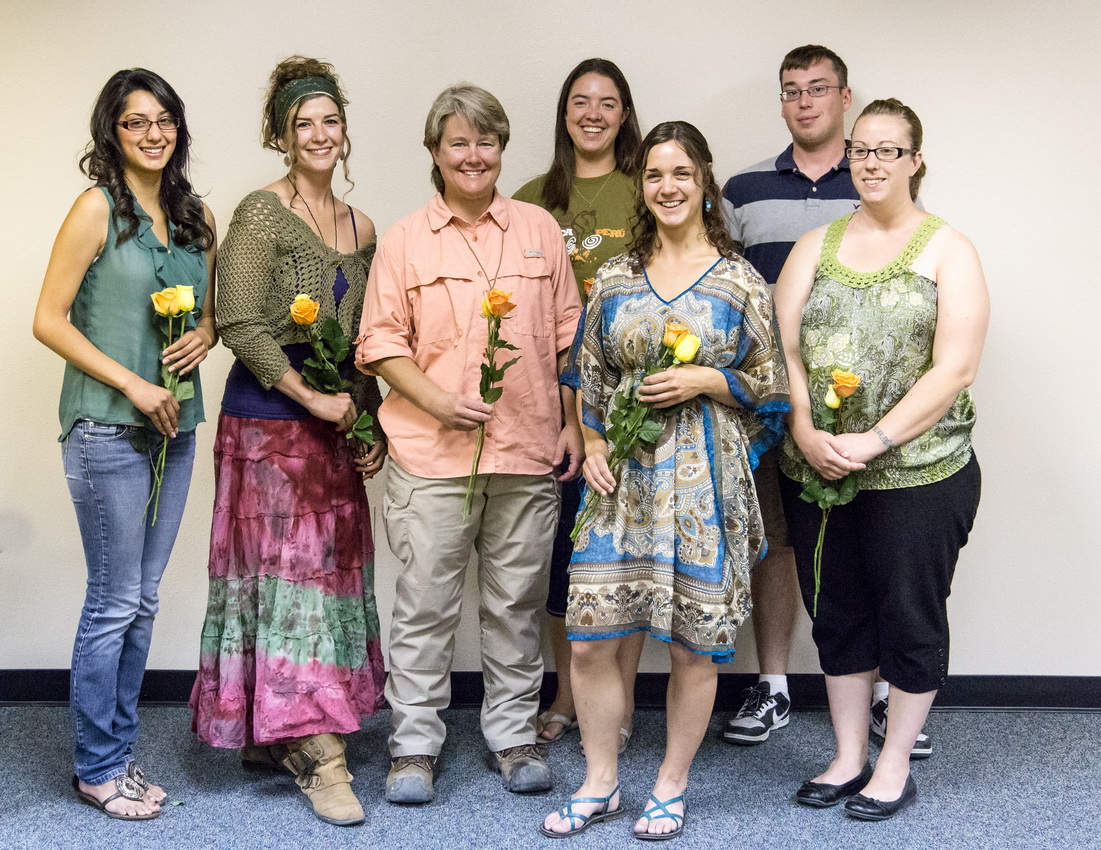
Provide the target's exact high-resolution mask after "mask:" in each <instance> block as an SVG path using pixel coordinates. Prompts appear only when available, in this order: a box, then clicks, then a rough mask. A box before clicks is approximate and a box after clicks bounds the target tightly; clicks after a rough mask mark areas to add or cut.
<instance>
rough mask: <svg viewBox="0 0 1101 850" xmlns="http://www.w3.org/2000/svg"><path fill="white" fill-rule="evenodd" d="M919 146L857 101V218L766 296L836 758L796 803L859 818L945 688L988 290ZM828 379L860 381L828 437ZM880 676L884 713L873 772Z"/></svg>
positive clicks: (887, 807) (973, 480)
mask: <svg viewBox="0 0 1101 850" xmlns="http://www.w3.org/2000/svg"><path fill="white" fill-rule="evenodd" d="M921 136H922V131H921V122H920V121H919V120H918V118H917V116H916V115H915V114H914V112H913V110H911V109H910V108H909V107H906V106H904V105H903V104H902V103H900V102H899V101H897V100H894V99H891V100H878V101H874V102H873V103H871V104H869V105H868V107H867V108H866V109H865V110H864V111H863V112H862V113H861V114H860V117H859V118H858V119H857V121H856V124H855V125H854V127H853V132H852V141H851V142H850V146H849V148H848V150H847V155H848V157H849V160H850V163H851V169H852V178H853V182H854V183H855V184H856V189H857V192H858V193H859V195H860V201H861V206H860V209H859V210H858V211H857V212H855V213H852V214H851V215H849V216H845V217H844V218H841V219H838V220H837V221H834V222H833V223H831V224H830V225H828V226H826V227H822V228H819V229H817V230H813V231H811V232H810V233H808V234H807V235H806V236H804V237H803V238H802V239H800V240H799V242H798V243H797V244H796V246H795V248H794V249H793V250H792V253H791V256H790V257H789V259H788V261H787V264H786V265H785V266H784V270H783V272H782V274H781V275H780V279H779V281H778V284H777V288H776V312H777V316H778V319H779V323H780V331H781V336H782V337H783V340H784V347H785V353H786V355H787V361H788V370H789V378H790V381H791V408H792V410H791V415H790V422H789V424H790V430H789V434H788V437H787V439H786V441H785V444H784V447H783V455H782V458H781V464H780V465H781V469H782V470H783V472H784V476H783V480H782V482H781V487H782V492H783V496H784V508H785V511H786V513H787V516H788V522H789V524H790V526H791V534H792V541H793V544H794V546H795V554H796V562H797V565H798V570H799V580H800V586H801V588H802V593H803V599H804V603H805V604H806V606H807V610H808V612H812V617H813V619H814V628H813V636H814V641H815V644H816V645H817V647H818V653H819V660H820V663H821V665H822V670H823V671H824V672H825V674H826V688H827V692H828V694H829V702H830V714H831V716H832V719H833V725H834V730H835V734H836V737H837V751H836V755H835V756H834V759H833V761H832V762H831V763H830V765H829V766H828V767H827V768H826V770H824V771H823V772H822V773H820V774H819V775H818V776H816V777H815V778H814V779H813V780H810V781H808V782H805V783H804V784H803V786H802V787H801V788H800V789H799V791H798V793H797V795H796V799H797V800H798V801H799V802H800V803H803V804H805V805H809V806H817V807H827V806H833V805H835V804H837V803H839V802H841V800H842V799H844V798H846V797H848V798H850V799H848V801H847V802H846V804H845V810H846V812H847V813H848V814H849V815H850V816H852V817H856V818H861V819H864V820H883V819H885V818H888V817H891V816H892V815H893V814H895V812H897V811H898V810H899V809H901V808H902V807H903V806H905V805H907V804H908V803H910V802H912V801H913V800H914V798H915V797H916V796H917V789H916V787H915V786H914V782H913V779H912V778H911V777H910V771H909V759H910V752H911V749H912V748H913V746H914V741H915V739H916V738H917V735H918V733H919V732H920V731H921V729H922V726H923V724H924V723H925V719H926V716H927V715H928V712H929V708H930V706H931V705H932V703H933V698H934V697H935V696H936V693H937V689H938V688H939V687H941V686H943V685H944V684H945V683H946V681H947V678H946V677H947V670H948V617H947V608H946V603H947V598H948V593H949V590H950V587H951V581H952V574H953V572H954V570H955V564H956V559H957V556H958V554H959V550H960V548H962V547H963V545H964V544H965V543H966V542H967V536H968V533H969V532H970V530H971V526H972V523H973V521H974V517H975V513H976V510H977V508H978V502H979V490H980V475H979V468H978V463H977V462H976V460H975V458H974V455H973V454H972V451H971V429H972V426H973V424H974V421H975V411H974V407H973V405H972V403H971V397H970V394H969V393H968V390H967V387H968V386H969V385H970V384H971V382H972V380H974V377H975V374H976V372H977V370H978V367H979V358H980V355H981V353H982V347H983V341H984V339H985V336H986V326H987V319H988V313H989V303H988V297H987V291H986V282H985V280H984V278H983V273H982V268H981V266H980V264H979V258H978V255H977V254H976V252H975V249H974V247H973V246H972V245H971V243H970V242H969V241H968V240H967V239H966V238H965V237H964V236H963V235H962V234H960V233H958V232H957V231H955V230H953V229H952V228H951V227H949V226H948V225H946V224H945V223H944V222H943V221H942V220H941V219H939V218H938V217H937V216H934V215H930V214H928V213H926V212H924V211H923V210H921V209H919V208H918V207H917V206H916V205H915V203H914V199H915V198H916V197H917V190H918V185H919V184H920V182H921V178H922V176H923V174H924V172H925V164H924V163H923V162H922V154H921V142H922V138H921ZM835 369H840V370H844V371H848V372H852V373H854V374H855V375H856V376H857V378H859V386H857V388H856V390H855V392H852V394H851V395H850V396H848V397H846V398H844V399H843V402H842V407H841V408H840V409H839V412H838V414H837V420H838V423H839V425H838V424H835V425H833V426H830V425H828V424H827V423H828V422H829V421H830V419H829V412H830V409H831V408H835V409H836V404H837V397H836V396H834V395H831V398H830V401H829V402H826V401H825V397H826V396H827V391H829V390H830V388H831V387H832V385H833V380H832V378H831V373H832V372H833V370H835ZM850 389H851V387H846V388H844V390H843V394H844V393H846V392H849V391H850ZM823 414H826V417H825V418H824V417H823ZM847 476H851V478H850V481H851V482H852V483H855V484H856V488H857V491H856V495H855V497H854V498H852V500H851V501H850V502H848V503H846V504H843V505H834V506H833V507H831V508H830V509H829V512H828V515H827V516H828V523H827V524H825V525H824V526H823V510H822V509H820V508H819V506H818V504H816V503H814V502H811V503H807V502H805V501H803V500H802V499H800V498H799V496H800V492H801V490H802V489H803V487H804V486H807V485H810V487H811V488H812V489H813V488H815V487H819V486H822V487H825V486H830V487H833V488H834V489H835V490H844V491H850V490H851V489H852V488H851V484H850V485H849V486H848V487H845V488H841V487H840V482H841V480H842V479H845V478H846V477H847ZM823 527H824V529H825V530H824V534H823V535H821V536H820V534H819V532H820V529H822V528H823ZM816 547H820V553H819V557H820V560H819V565H820V572H819V577H818V581H817V582H816V579H815V569H814V562H815V549H816ZM815 603H817V605H816V607H817V612H816V613H813V612H814V611H815ZM877 669H878V671H879V674H880V675H881V676H882V678H883V679H885V680H886V681H887V682H888V683H889V684H890V697H889V705H890V716H889V718H888V722H887V734H886V737H885V740H884V744H883V750H882V752H881V753H880V756H879V759H878V761H877V762H876V765H875V770H874V771H873V770H872V769H871V766H870V765H869V764H868V762H867V751H868V720H869V706H870V703H871V697H872V682H873V679H874V677H875V674H876V671H877Z"/></svg>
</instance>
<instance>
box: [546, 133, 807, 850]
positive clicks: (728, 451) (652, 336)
mask: <svg viewBox="0 0 1101 850" xmlns="http://www.w3.org/2000/svg"><path fill="white" fill-rule="evenodd" d="M639 163H640V164H641V166H642V167H641V168H640V169H639V174H640V177H639V179H640V181H641V192H640V201H639V206H638V218H639V226H638V229H637V230H636V234H635V240H634V243H633V245H632V248H631V250H630V252H629V253H628V254H625V255H622V256H620V257H616V258H614V259H612V260H610V261H608V262H607V263H606V264H605V265H604V266H603V267H602V268H601V269H600V271H599V272H598V273H597V276H596V280H595V282H594V284H593V288H592V291H591V293H590V296H589V302H588V305H587V307H586V311H585V315H584V318H583V319H582V323H581V327H580V329H579V331H578V339H577V341H576V342H575V344H574V365H573V367H572V371H571V374H570V375H569V376H568V379H570V380H571V382H572V383H574V384H575V385H576V386H577V387H578V389H579V392H580V398H581V408H582V417H583V425H584V427H583V431H584V434H585V450H586V460H585V479H586V481H587V482H588V485H589V490H590V493H589V497H590V498H599V499H600V506H599V509H598V510H597V512H596V515H595V516H594V518H593V519H592V521H590V522H588V523H586V524H584V526H583V527H582V528H581V529H580V534H579V535H578V537H577V540H576V548H575V551H574V556H573V560H572V562H571V566H570V593H569V602H568V609H567V614H566V627H567V630H568V632H569V636H570V639H571V640H572V641H573V642H574V644H573V666H572V671H573V682H574V693H575V697H576V699H577V709H578V719H579V721H580V723H581V731H582V735H583V737H584V740H585V757H586V766H587V771H586V777H585V782H584V784H583V785H582V786H581V788H580V789H579V791H578V792H577V794H576V795H575V796H574V797H573V798H572V799H571V800H570V801H569V802H568V803H567V804H566V806H564V807H563V808H562V809H560V810H559V811H558V812H556V813H553V814H551V815H549V816H548V817H547V818H546V820H545V821H544V823H543V825H542V827H541V831H542V832H543V833H544V834H545V835H549V836H552V837H560V836H563V835H570V834H575V833H577V832H580V831H582V830H584V829H586V828H587V827H588V826H590V825H592V824H593V823H596V822H598V821H602V820H610V819H612V818H615V817H619V816H621V815H622V814H624V811H625V810H624V809H623V808H622V807H621V805H620V799H619V798H620V793H619V780H618V772H617V770H618V765H617V753H616V751H617V748H618V745H619V734H618V727H619V722H620V720H621V718H622V712H623V704H624V698H625V695H624V693H623V684H622V679H621V677H619V676H618V675H616V665H615V655H616V649H617V645H618V644H619V643H620V642H622V641H623V640H625V639H626V637H627V636H628V635H630V634H633V633H634V632H638V631H648V632H649V633H650V634H651V635H652V636H654V637H656V638H659V639H661V640H663V641H665V642H666V643H667V644H668V646H669V654H670V660H671V668H672V672H671V674H670V678H669V691H668V696H667V710H668V736H667V741H666V750H665V758H664V760H663V762H662V765H661V768H660V769H659V771H658V776H657V780H656V782H655V784H654V786H653V791H652V793H651V794H650V800H649V803H648V804H647V806H646V808H645V810H644V811H643V813H642V816H641V817H640V818H639V820H638V821H637V822H636V824H635V827H634V831H635V834H636V835H637V836H639V837H651V838H654V839H659V838H671V837H673V836H674V835H677V834H679V833H680V832H681V831H682V829H683V825H684V814H685V803H684V790H685V787H686V785H687V783H688V772H689V768H690V767H691V764H692V760H693V758H694V757H695V753H696V750H697V749H698V747H699V744H700V741H701V740H702V739H703V735H704V733H705V731H706V729H707V724H708V721H709V719H710V716H711V711H712V707H713V703H714V695H715V686H716V681H717V670H718V668H717V665H716V663H715V662H724V661H729V660H731V659H732V658H733V657H734V635H735V631H736V629H737V627H738V626H739V625H740V624H741V623H742V621H743V620H744V619H745V618H746V616H747V615H748V614H749V607H750V602H749V570H750V567H751V566H753V564H754V563H756V561H757V560H759V559H760V557H761V556H762V555H763V554H764V548H765V542H764V534H763V528H762V525H761V515H760V509H759V506H758V503H757V494H756V490H755V489H754V486H753V477H752V468H753V466H754V464H755V462H756V458H757V457H758V456H759V455H760V454H761V453H762V452H763V451H765V449H766V448H768V447H769V446H771V445H774V444H775V443H776V442H777V441H778V440H779V437H780V434H781V432H782V418H783V415H784V414H785V413H786V412H787V410H788V404H787V379H786V375H785V371H784V366H783V360H782V358H781V356H780V353H779V351H778V350H777V346H778V341H777V340H776V338H775V336H774V332H773V321H772V301H771V298H770V296H769V292H768V289H767V287H766V285H765V283H764V282H763V281H762V279H761V278H760V276H759V275H758V274H757V273H756V272H755V271H754V270H753V268H752V267H751V266H750V265H749V264H748V263H746V262H745V260H744V259H742V258H741V257H739V256H738V255H737V253H736V252H735V249H734V245H733V243H732V242H731V240H730V238H729V236H728V235H727V233H726V230H725V228H724V226H723V221H722V215H721V208H720V195H719V187H718V186H717V185H716V183H715V180H714V176H713V174H712V169H711V152H710V150H709V149H708V146H707V142H706V141H705V140H704V138H703V136H702V135H700V132H699V131H698V130H697V129H696V128H695V127H693V126H692V125H691V124H687V123H684V122H680V121H676V122H668V123H665V124H660V125H658V126H657V127H655V128H654V129H653V130H652V131H651V132H650V133H649V135H647V137H646V139H645V140H644V141H643V144H642V149H641V152H640V156H639ZM671 321H672V322H677V323H679V324H680V325H682V326H684V327H686V328H688V329H689V331H690V332H691V333H692V334H694V335H696V336H697V337H699V338H700V340H701V345H700V348H699V351H698V353H697V354H696V356H695V358H694V359H693V362H690V363H684V364H683V365H680V366H676V367H673V368H670V369H666V370H665V371H662V372H659V373H657V374H654V375H648V376H647V375H645V372H646V368H647V364H648V363H652V362H655V361H656V360H657V359H658V358H659V356H660V355H661V351H662V346H663V338H664V336H665V329H666V323H667V322H671ZM636 387H637V392H638V397H639V398H640V399H641V400H643V401H645V402H649V403H651V404H653V405H654V407H655V408H657V409H666V408H674V410H671V411H670V413H669V414H668V416H667V417H666V420H665V427H664V431H663V433H662V435H661V436H660V437H659V438H658V439H657V440H656V441H655V442H654V443H651V444H644V445H640V446H638V447H636V448H635V449H634V451H633V452H632V454H631V456H630V457H629V458H628V461H627V462H626V463H625V464H623V465H622V467H621V468H620V469H617V470H616V471H615V473H616V474H613V471H612V470H611V469H610V468H609V466H608V453H609V446H608V442H607V440H606V438H605V428H606V425H607V423H608V422H609V415H610V411H611V409H612V407H613V406H614V396H615V394H616V393H617V392H620V391H631V390H633V389H634V388H636Z"/></svg>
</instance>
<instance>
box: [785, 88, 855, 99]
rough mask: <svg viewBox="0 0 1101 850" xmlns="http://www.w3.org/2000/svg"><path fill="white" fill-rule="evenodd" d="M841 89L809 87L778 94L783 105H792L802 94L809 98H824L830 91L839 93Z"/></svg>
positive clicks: (787, 90) (786, 90)
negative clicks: (834, 90) (835, 90)
mask: <svg viewBox="0 0 1101 850" xmlns="http://www.w3.org/2000/svg"><path fill="white" fill-rule="evenodd" d="M843 88H844V86H811V87H810V88H809V89H784V90H783V91H782V92H780V100H782V101H783V102H784V103H794V102H795V101H797V100H798V99H799V96H800V95H801V94H802V93H803V92H806V93H807V94H809V95H810V96H811V97H825V96H826V95H827V94H828V93H829V90H830V89H837V90H838V91H841V89H843Z"/></svg>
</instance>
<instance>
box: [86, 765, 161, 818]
mask: <svg viewBox="0 0 1101 850" xmlns="http://www.w3.org/2000/svg"><path fill="white" fill-rule="evenodd" d="M115 789H116V790H115V793H114V794H112V795H111V796H110V797H108V798H107V799H106V800H102V801H101V800H99V799H97V798H96V797H94V796H93V795H91V794H89V793H88V792H87V791H81V790H80V780H79V779H77V778H76V777H75V776H74V777H73V790H74V791H76V795H77V797H78V798H80V800H81V802H84V803H87V804H88V805H89V806H95V807H96V808H97V809H99V810H100V811H101V812H103V813H104V814H105V815H107V817H109V818H114V819H115V820H153V819H154V818H159V817H160V816H161V812H160V809H158V810H157V811H155V812H150V813H149V814H147V815H126V814H122V813H120V812H112V811H109V810H108V808H107V804H108V803H110V802H111V801H112V800H117V799H119V798H120V797H121V798H123V799H125V800H130V801H131V802H134V803H136V802H138V801H139V800H141V799H142V798H143V797H145V789H144V788H143V787H142V786H141V785H138V783H137V782H135V781H134V780H133V779H131V778H130V776H129V775H127V776H116V777H115Z"/></svg>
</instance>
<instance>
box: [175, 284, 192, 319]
mask: <svg viewBox="0 0 1101 850" xmlns="http://www.w3.org/2000/svg"><path fill="white" fill-rule="evenodd" d="M176 298H177V301H178V304H177V306H178V307H179V312H181V313H190V312H191V311H192V310H194V309H195V287H194V286H177V287H176Z"/></svg>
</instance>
